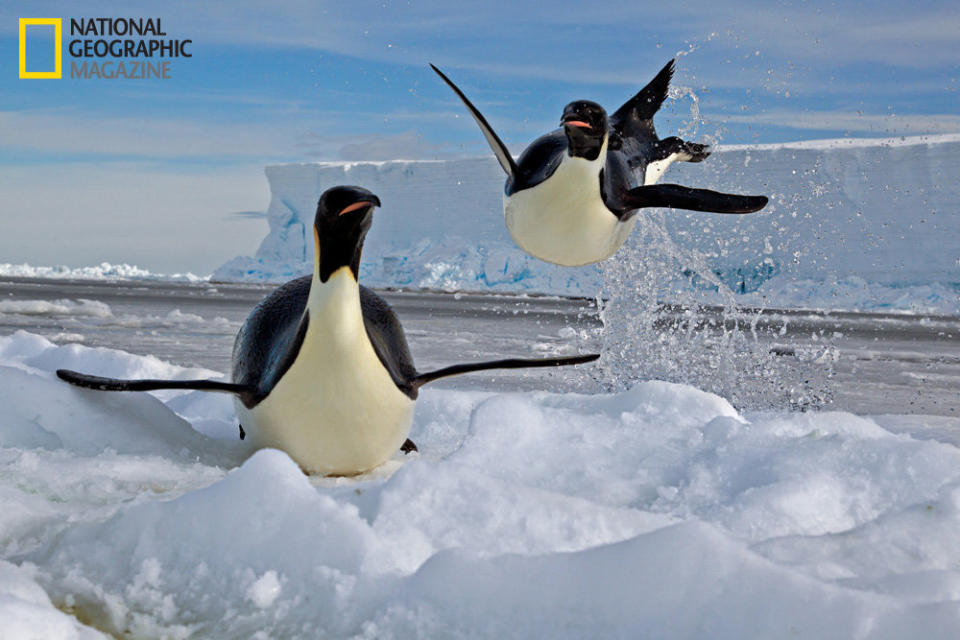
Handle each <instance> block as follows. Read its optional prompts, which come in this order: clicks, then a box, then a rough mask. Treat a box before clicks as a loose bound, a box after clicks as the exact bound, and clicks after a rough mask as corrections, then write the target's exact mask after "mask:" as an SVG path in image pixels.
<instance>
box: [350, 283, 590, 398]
mask: <svg viewBox="0 0 960 640" xmlns="http://www.w3.org/2000/svg"><path fill="white" fill-rule="evenodd" d="M360 303H361V306H362V308H363V322H364V326H365V328H366V331H367V337H368V338H369V339H370V343H371V344H372V345H373V349H374V351H375V352H376V354H377V357H378V358H379V359H380V362H381V363H382V364H383V366H384V368H386V370H387V372H388V373H389V374H390V377H391V378H393V382H394V384H396V385H397V388H399V389H400V390H401V391H403V392H404V393H405V394H407V395H408V396H410V398H413V399H416V397H417V394H418V392H419V390H420V387H422V386H423V385H425V384H427V383H428V382H433V381H434V380H439V379H440V378H447V377H449V376H456V375H460V374H462V373H471V372H473V371H486V370H488V369H526V368H535V367H562V366H565V365H572V364H583V363H585V362H592V361H594V360H596V359H597V358H599V357H600V354H597V353H592V354H589V355H583V356H568V357H560V358H542V359H541V358H533V359H525V358H510V359H507V360H491V361H487V362H471V363H466V364H455V365H452V366H449V367H444V368H442V369H437V370H436V371H428V372H426V373H419V372H417V370H416V367H415V366H414V364H413V358H412V357H411V356H410V348H409V347H408V346H407V339H406V337H405V335H404V333H403V327H402V326H401V325H400V321H399V320H398V319H397V316H396V314H394V313H393V310H392V309H391V308H390V305H388V304H387V302H386V300H384V299H383V298H381V297H380V296H378V295H377V294H376V293H374V292H373V291H371V290H370V289H368V288H366V287H364V286H362V285H361V287H360Z"/></svg>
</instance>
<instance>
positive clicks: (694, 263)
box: [598, 87, 833, 409]
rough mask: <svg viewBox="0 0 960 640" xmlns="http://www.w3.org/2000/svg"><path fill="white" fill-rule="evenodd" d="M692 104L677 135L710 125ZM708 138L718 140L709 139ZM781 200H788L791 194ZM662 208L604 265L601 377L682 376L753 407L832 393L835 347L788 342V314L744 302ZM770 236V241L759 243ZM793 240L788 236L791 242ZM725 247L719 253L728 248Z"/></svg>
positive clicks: (617, 380) (620, 380) (676, 93)
mask: <svg viewBox="0 0 960 640" xmlns="http://www.w3.org/2000/svg"><path fill="white" fill-rule="evenodd" d="M671 95H672V96H673V97H676V98H683V99H685V100H689V102H690V112H689V118H688V119H687V120H686V121H685V122H684V123H683V124H682V126H681V127H680V135H682V136H683V137H684V138H686V139H691V138H694V137H695V135H696V132H697V131H698V130H699V128H700V127H701V125H702V124H703V119H702V117H701V115H700V108H699V98H698V96H697V95H696V93H695V92H694V91H693V90H692V89H690V88H687V87H676V88H674V89H673V90H672V91H671ZM710 142H716V140H711V141H710ZM775 199H776V200H779V202H778V203H777V204H778V206H789V203H788V202H784V200H785V199H784V198H779V197H778V198H775ZM664 215H676V214H675V213H673V214H671V213H665V212H662V211H655V210H649V209H648V210H644V211H642V212H640V214H639V216H638V220H637V224H636V227H635V228H634V230H633V233H632V237H631V239H630V242H628V243H627V245H626V246H624V247H623V248H622V249H621V250H620V251H619V252H618V253H617V255H616V256H615V257H614V258H612V259H610V260H608V261H606V262H605V263H603V264H602V265H601V270H602V273H603V280H604V285H603V292H602V294H601V296H599V297H598V306H599V307H600V309H601V319H602V321H603V325H604V330H603V358H601V363H602V367H603V369H602V375H601V382H602V384H603V386H604V387H605V388H607V389H610V390H620V389H624V388H626V387H629V386H631V385H632V384H634V383H636V382H637V381H641V380H651V379H656V380H667V381H672V382H682V383H686V384H691V385H694V386H697V387H699V388H701V389H704V390H707V391H712V392H714V393H717V394H719V395H722V396H723V397H725V398H727V399H728V400H730V401H731V402H732V403H733V404H734V405H735V406H738V407H740V408H747V409H766V408H773V407H776V408H783V407H792V408H798V409H806V408H809V407H819V406H823V405H824V404H827V403H829V401H830V399H831V397H832V391H831V378H832V375H833V370H832V360H833V355H832V354H833V351H832V347H831V346H830V345H829V344H826V343H822V342H821V343H819V344H818V345H817V346H816V347H813V348H803V347H799V348H798V347H787V346H784V344H783V342H784V339H783V336H784V334H785V333H786V331H787V326H786V320H784V319H783V318H782V316H781V317H779V318H777V317H773V316H770V315H769V314H767V313H766V312H765V310H763V309H747V308H742V307H741V306H740V304H739V303H738V301H737V296H736V295H735V293H734V292H733V291H732V290H731V289H730V287H729V286H728V284H727V283H728V282H729V279H728V280H726V281H725V279H724V278H723V277H721V274H719V273H718V272H717V270H716V269H715V268H714V267H713V265H712V264H711V260H710V257H709V256H706V255H704V254H703V253H701V252H700V251H698V250H696V249H694V248H691V247H689V246H686V245H685V244H684V243H683V242H682V241H677V240H676V239H675V238H674V237H673V236H672V235H671V233H670V232H669V230H668V226H667V225H666V224H665V222H664ZM759 241H761V242H764V241H766V242H769V239H759ZM785 241H786V240H785ZM721 252H722V249H721Z"/></svg>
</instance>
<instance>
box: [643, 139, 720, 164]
mask: <svg viewBox="0 0 960 640" xmlns="http://www.w3.org/2000/svg"><path fill="white" fill-rule="evenodd" d="M656 148H657V154H656V157H655V158H654V160H666V159H667V158H669V157H670V156H672V155H673V154H677V155H679V156H680V158H679V159H680V160H683V161H684V162H703V161H704V160H706V159H707V157H708V156H709V155H710V154H711V153H712V152H711V151H710V145H708V144H700V143H698V142H688V141H687V140H683V139H681V138H678V137H677V136H671V137H669V138H664V139H663V140H660V141H658V142H657V143H656Z"/></svg>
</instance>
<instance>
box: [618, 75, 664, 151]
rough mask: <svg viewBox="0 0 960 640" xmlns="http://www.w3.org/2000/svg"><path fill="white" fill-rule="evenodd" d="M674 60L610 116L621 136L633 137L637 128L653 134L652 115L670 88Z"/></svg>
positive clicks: (657, 109)
mask: <svg viewBox="0 0 960 640" xmlns="http://www.w3.org/2000/svg"><path fill="white" fill-rule="evenodd" d="M673 71H674V60H671V61H670V62H668V63H667V64H666V65H664V67H663V69H661V70H660V71H659V73H657V75H656V76H655V77H654V78H653V80H651V81H650V82H648V83H647V86H645V87H644V88H643V89H640V91H638V92H637V95H635V96H633V97H632V98H630V99H629V100H627V101H626V102H625V103H623V106H621V107H620V108H619V109H617V110H616V111H614V112H613V115H611V116H610V125H611V126H612V127H613V130H614V131H616V132H617V133H619V134H620V135H621V136H623V137H629V138H632V137H634V134H635V133H637V132H639V131H638V129H639V130H642V131H646V132H648V133H649V134H652V135H655V134H653V116H654V114H655V113H656V112H657V111H659V110H660V106H661V105H663V101H664V100H666V99H667V92H668V91H669V90H670V80H672V79H673Z"/></svg>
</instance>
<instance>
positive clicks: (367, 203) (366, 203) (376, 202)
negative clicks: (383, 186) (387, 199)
mask: <svg viewBox="0 0 960 640" xmlns="http://www.w3.org/2000/svg"><path fill="white" fill-rule="evenodd" d="M379 206H380V199H379V198H377V197H376V196H374V197H373V200H361V201H360V202H354V203H353V204H351V205H349V206H346V207H344V208H343V209H342V210H341V211H340V213H338V214H337V216H338V217H339V216H342V215H344V214H345V213H350V212H351V211H356V210H358V209H364V208H366V207H379Z"/></svg>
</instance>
